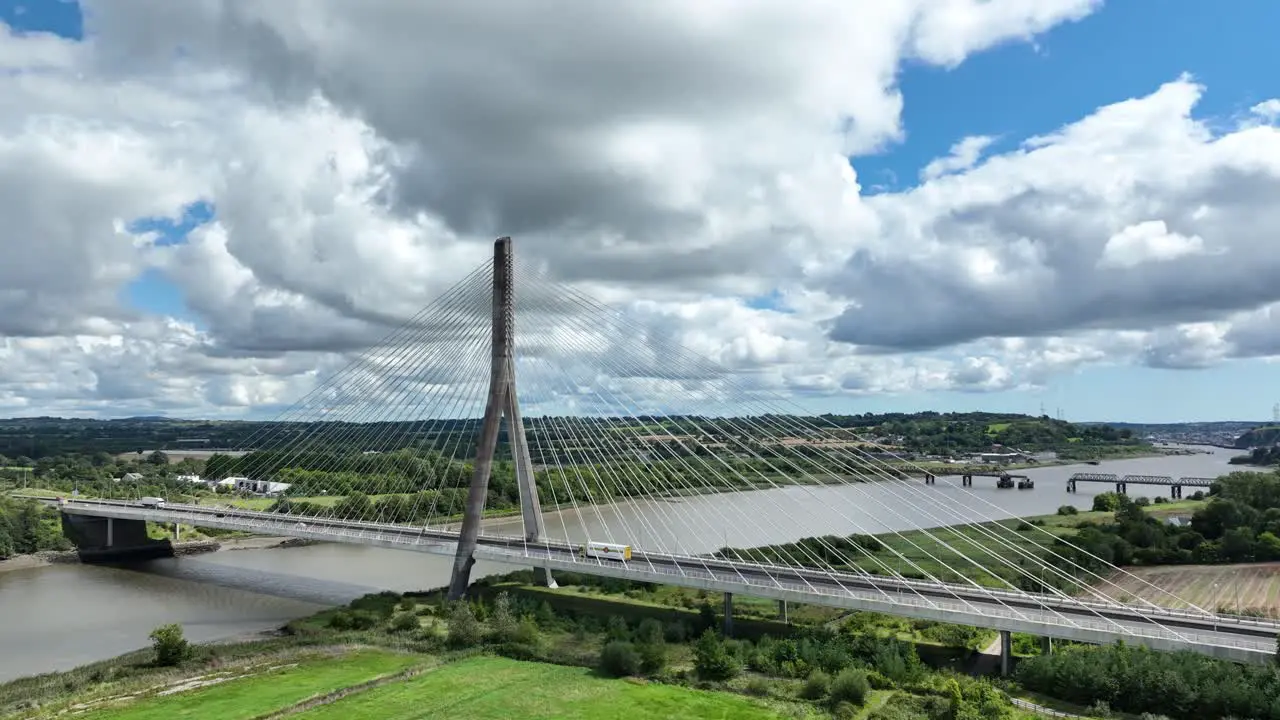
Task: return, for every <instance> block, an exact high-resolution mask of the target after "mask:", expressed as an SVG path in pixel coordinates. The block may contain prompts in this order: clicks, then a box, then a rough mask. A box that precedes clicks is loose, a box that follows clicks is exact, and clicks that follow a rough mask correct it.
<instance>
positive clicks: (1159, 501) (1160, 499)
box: [1156, 495, 1169, 505]
mask: <svg viewBox="0 0 1280 720" xmlns="http://www.w3.org/2000/svg"><path fill="white" fill-rule="evenodd" d="M1167 502H1169V498H1167V497H1165V496H1163V495H1160V496H1158V497H1156V504H1157V505H1163V504H1165V503H1167Z"/></svg>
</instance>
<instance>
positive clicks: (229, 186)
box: [0, 0, 1280, 415]
mask: <svg viewBox="0 0 1280 720" xmlns="http://www.w3.org/2000/svg"><path fill="white" fill-rule="evenodd" d="M83 4H84V8H85V14H86V23H85V27H86V34H87V37H88V40H87V41H86V42H83V43H76V42H71V41H67V40H63V39H60V38H56V37H52V36H49V35H43V34H16V33H13V32H12V31H10V30H9V29H8V28H7V27H4V26H3V25H0V213H2V216H3V217H4V218H5V219H6V222H5V223H4V225H3V226H0V253H3V257H4V258H5V262H3V263H0V342H3V345H2V346H0V348H2V349H0V357H2V358H3V364H0V412H2V413H5V414H26V413H31V412H44V411H57V412H62V413H73V412H83V413H97V412H102V413H112V414H120V413H128V412H134V411H144V410H148V409H149V410H150V411H156V412H167V413H172V414H188V415H222V414H232V415H234V414H237V413H242V412H246V411H248V410H249V409H261V408H271V407H276V406H278V405H279V404H281V403H284V402H286V401H288V400H290V399H293V398H297V397H301V396H302V395H304V394H305V393H306V392H307V391H308V390H310V389H311V388H312V387H314V385H315V382H316V378H317V377H322V376H324V375H326V374H327V373H329V372H332V371H334V370H336V369H337V368H340V367H343V366H344V364H345V363H346V362H347V361H349V360H350V359H351V358H352V357H354V356H355V355H357V354H359V353H360V352H362V351H364V350H366V349H368V348H370V346H371V345H372V344H374V343H375V342H376V341H377V339H378V338H379V337H382V336H383V335H384V334H385V333H386V332H388V330H389V329H390V328H393V327H395V326H397V325H398V324H399V323H401V322H403V321H404V320H405V319H406V318H409V317H411V316H412V315H413V314H414V312H415V311H416V310H417V309H418V308H420V307H421V306H422V305H424V304H425V303H427V302H428V301H429V300H430V299H431V298H433V297H435V296H437V295H438V294H439V293H441V292H443V291H444V290H445V289H446V288H448V287H450V285H451V284H452V283H453V282H454V281H456V280H457V279H458V278H459V277H461V276H462V275H463V274H465V273H466V272H468V271H470V270H471V269H472V268H474V267H475V266H476V265H477V264H479V263H482V262H484V261H485V259H486V258H488V257H489V255H490V253H491V245H490V242H491V240H492V238H493V237H494V236H497V235H514V236H516V238H517V242H518V257H519V261H520V263H521V267H523V268H530V271H529V272H530V276H529V277H528V278H525V279H527V280H529V282H530V283H532V284H530V286H529V287H530V288H533V287H536V282H543V281H547V282H550V281H565V282H569V283H572V284H573V285H574V286H575V287H577V288H580V289H581V290H582V291H583V292H586V293H589V294H590V295H592V296H595V297H598V298H600V299H602V300H604V301H607V302H608V303H609V304H610V305H612V306H615V307H620V308H624V309H626V310H627V311H629V312H630V313H632V315H633V316H634V317H635V318H637V322H639V323H641V324H643V325H644V329H643V331H641V330H636V329H635V328H634V327H631V326H628V327H631V329H630V330H628V331H625V332H624V331H622V329H620V328H614V329H613V330H611V331H610V332H604V331H603V330H602V328H603V327H604V326H603V325H602V322H603V321H602V320H601V317H602V316H598V315H596V314H593V312H594V311H592V312H588V311H586V310H584V309H583V307H582V306H581V303H574V302H570V301H569V300H566V299H564V298H561V299H559V300H557V301H554V302H553V301H552V300H549V299H548V298H547V297H546V296H535V295H533V294H531V295H530V296H528V297H526V298H525V300H524V301H523V302H524V303H525V304H524V306H523V307H522V309H521V313H523V314H522V315H521V317H522V318H523V319H522V320H521V322H522V323H524V324H523V325H521V326H520V327H522V328H523V329H524V331H525V332H526V334H525V335H524V336H522V337H523V338H524V339H523V340H522V342H523V345H522V349H523V351H524V353H525V356H526V362H528V363H529V364H528V370H527V372H528V373H529V374H530V377H531V378H532V380H531V383H530V392H532V393H534V394H537V395H539V396H540V397H541V400H539V401H538V406H539V407H542V408H545V409H548V411H554V409H555V408H556V407H569V406H572V407H579V408H583V407H598V406H599V403H600V397H599V396H597V395H596V393H598V392H604V391H606V390H608V391H612V392H615V393H617V394H618V396H621V395H623V394H626V395H627V396H628V397H632V398H634V400H635V402H637V403H642V404H645V403H655V402H656V403H659V404H661V403H674V402H675V400H676V399H677V398H678V397H684V396H686V395H687V396H688V397H690V398H702V399H704V400H707V401H708V402H710V401H714V400H715V399H716V398H724V397H728V396H730V395H732V394H733V392H740V391H742V390H743V389H744V388H745V389H748V390H749V389H758V390H767V391H770V392H779V393H784V394H792V395H796V394H811V395H813V394H816V395H846V396H857V395H860V394H872V393H884V392H929V391H933V390H948V389H963V390H971V391H996V390H1007V389H1013V388H1020V387H1028V386H1033V385H1036V384H1040V383H1043V382H1046V381H1047V380H1048V379H1049V378H1051V377H1052V376H1053V375H1054V374H1056V373H1059V372H1067V371H1070V370H1072V369H1074V368H1076V367H1079V366H1081V365H1084V364H1088V363H1093V362H1103V361H1117V360H1119V361H1133V362H1146V363H1148V364H1152V365H1161V366H1178V367H1194V366H1201V365H1204V364H1207V363H1212V362H1218V361H1220V360H1221V359H1222V358H1225V357H1230V356H1238V355H1250V356H1255V355H1266V354H1269V353H1272V352H1276V351H1277V348H1276V347H1275V343H1274V342H1273V341H1271V340H1270V339H1271V338H1274V336H1275V335H1274V332H1272V331H1271V330H1269V329H1268V328H1273V324H1272V323H1273V321H1272V320H1271V317H1272V316H1263V315H1259V314H1258V312H1260V311H1258V310H1257V308H1259V307H1261V306H1263V305H1265V304H1266V303H1270V302H1276V301H1280V297H1276V289H1275V286H1274V283H1273V282H1270V281H1269V278H1274V277H1275V273H1276V271H1277V270H1280V268H1278V267H1277V266H1276V263H1280V259H1277V257H1280V256H1276V255H1275V253H1269V254H1268V253H1265V252H1262V250H1264V249H1265V248H1266V247H1267V246H1266V245H1265V243H1266V242H1268V241H1269V238H1268V237H1267V236H1266V231H1265V228H1267V227H1274V226H1275V224H1276V223H1275V221H1276V220H1278V219H1280V218H1277V217H1276V216H1275V214H1276V212H1277V211H1276V210H1275V209H1274V207H1273V203H1272V202H1271V198H1273V197H1274V195H1275V192H1276V190H1277V189H1280V186H1278V184H1277V178H1280V171H1278V168H1280V152H1277V147H1280V141H1278V140H1277V132H1280V131H1277V130H1276V129H1275V128H1274V127H1272V126H1271V125H1269V124H1267V123H1266V122H1262V123H1259V122H1258V120H1257V118H1262V119H1264V120H1266V119H1268V118H1270V119H1271V120H1274V114H1273V113H1272V110H1274V108H1273V107H1272V106H1271V105H1268V104H1267V103H1262V104H1260V105H1258V106H1257V107H1256V108H1254V109H1253V111H1252V116H1253V118H1255V119H1254V120H1252V121H1251V122H1249V123H1244V124H1242V125H1241V126H1240V127H1239V128H1237V129H1235V130H1233V131H1230V132H1226V133H1215V132H1214V131H1212V130H1210V126H1209V124H1206V123H1204V122H1201V121H1200V120H1198V119H1196V118H1194V117H1193V116H1192V110H1193V108H1194V107H1195V104H1196V102H1197V100H1198V99H1199V96H1200V94H1201V92H1202V91H1203V88H1201V87H1200V86H1198V85H1197V84H1196V83H1195V82H1194V81H1192V80H1191V79H1189V78H1180V79H1177V80H1175V81H1173V82H1170V83H1168V84H1167V85H1165V86H1163V87H1161V88H1159V89H1158V90H1156V91H1155V92H1154V93H1152V94H1151V95H1148V96H1146V97H1140V98H1134V99H1132V100H1128V101H1124V102H1120V103H1116V104H1113V105H1110V106H1107V107H1103V108H1100V109H1098V110H1097V111H1096V112H1094V113H1091V114H1088V115H1087V116H1086V117H1083V118H1082V119H1080V120H1078V121H1076V122H1073V123H1071V124H1069V125H1067V126H1064V127H1063V128H1061V129H1059V130H1058V131H1056V132H1054V133H1051V134H1048V135H1045V136H1043V137H1038V138H1031V139H1029V140H1027V141H1025V142H1024V143H1023V144H1022V145H1021V146H1019V147H1017V148H1016V149H1014V150H1012V151H1009V152H1005V153H1002V154H997V155H990V154H989V151H990V150H991V144H992V138H991V137H989V136H973V137H967V138H958V139H957V140H956V143H955V145H954V147H953V148H952V150H951V152H950V154H949V155H948V156H947V157H945V158H939V159H938V160H936V161H934V162H933V163H930V164H929V165H928V166H927V167H926V168H924V169H923V170H922V171H921V178H922V183H921V185H920V186H919V187H917V188H914V189H912V190H909V191H906V192H903V193H891V194H881V195H877V196H874V197H866V196H864V195H863V194H862V187H861V184H860V181H859V178H858V173H857V170H856V168H857V166H858V157H859V156H860V155H862V154H864V153H869V152H874V151H880V150H883V149H885V148H887V147H891V146H892V145H893V144H894V143H897V142H900V141H902V140H903V138H904V137H905V133H904V128H903V127H902V126H901V111H902V107H903V103H904V102H910V99H909V98H904V97H903V96H902V95H901V93H900V92H899V90H898V88H897V87H896V85H895V81H896V77H897V74H898V72H899V70H900V67H901V65H902V63H903V62H905V61H914V62H923V63H930V64H935V65H940V66H953V65H956V64H958V63H961V62H963V61H964V60H965V58H967V57H968V56H970V55H972V54H973V53H977V52H981V51H983V50H985V49H987V48H990V47H992V46H995V45H998V44H1000V43H1003V42H1008V41H1028V40H1031V39H1033V38H1034V37H1035V36H1036V35H1037V34H1038V33H1041V32H1043V31H1045V30H1048V29H1050V28H1052V27H1054V26H1055V25H1058V24H1061V23H1064V22H1072V21H1076V20H1080V19H1082V18H1084V17H1085V16H1086V15H1088V14H1089V13H1091V12H1092V11H1093V10H1095V9H1096V8H1097V7H1099V6H1100V2H1099V0H1044V1H1043V2H1037V3H1027V2H1022V1H1021V0H989V1H980V0H945V1H943V2H938V1H936V0H934V1H930V2H926V1H925V0H911V1H908V2H896V3H884V4H882V6H875V7H873V6H872V5H868V4H865V3H844V2H836V1H835V0H830V1H827V0H823V1H822V2H817V3H808V4H804V5H803V6H783V5H779V4H777V3H774V2H765V1H764V0H749V1H747V2H743V1H741V0H710V1H709V2H699V3H687V2H675V0H661V1H659V2H639V1H636V2H622V3H611V4H609V6H608V7H607V8H606V7H603V6H602V7H600V8H596V7H594V6H583V5H582V4H581V3H565V2H561V1H560V0H556V1H554V2H550V3H541V4H539V5H538V6H537V7H536V8H534V7H532V6H531V7H528V8H524V9H521V8H519V7H512V6H511V5H510V4H509V3H497V2H494V1H493V0H481V1H478V2H470V3H461V4H459V3H416V4H414V3H408V4H406V3H403V2H396V1H393V0H370V1H369V2H364V3H359V4H352V3H348V2H343V1H342V0H278V1H277V2H270V3H263V2H251V1H249V0H190V1H189V2H182V3H174V2H168V1H166V0H88V1H86V2H84V3H83ZM1272 102H1274V101H1272ZM849 156H853V158H854V159H853V161H852V164H851V163H850V161H849V159H848V158H849ZM196 202H203V203H207V204H208V205H209V206H211V207H212V208H213V209H214V217H213V219H212V220H211V221H210V222H208V223H206V224H203V225H201V226H200V227H198V228H196V229H195V230H194V231H192V232H191V233H190V235H189V236H188V237H186V238H184V239H181V240H180V241H177V242H171V241H167V240H166V241H164V242H161V241H160V238H159V237H158V236H157V235H156V233H154V232H143V231H139V230H137V227H136V225H135V224H134V223H135V222H136V221H137V220H139V219H143V218H155V217H168V218H177V217H180V216H181V215H182V214H183V212H184V208H187V207H190V206H191V204H192V203H196ZM144 272H151V273H155V274H156V275H157V276H159V277H162V278H165V279H167V280H168V281H169V282H171V283H173V284H174V285H175V286H176V287H177V288H178V290H179V291H180V293H181V295H182V299H183V301H184V303H185V306H186V308H187V309H188V310H189V311H190V313H189V314H190V316H191V317H190V318H188V319H181V320H179V319H173V318H165V317H157V316H155V315H152V314H148V313H143V312H140V311H139V310H138V309H136V308H134V307H132V306H130V305H129V304H128V303H126V302H123V301H122V299H121V298H122V296H123V294H124V293H125V291H126V289H127V288H128V287H129V285H130V283H132V282H133V281H134V280H136V279H137V278H138V277H139V276H140V275H141V274H142V273H144ZM535 276H536V278H541V279H538V280H536V281H535ZM761 297H767V298H771V301H770V302H769V303H764V304H761V303H760V302H757V301H748V300H746V298H757V299H758V298H761ZM484 302H485V299H484V298H479V299H477V300H476V304H475V308H474V310H475V314H476V317H477V323H479V324H480V325H483V322H484V321H485V320H484V317H483V315H484V312H485V306H484ZM553 321H554V322H553ZM1204 328H1212V332H1210V331H1208V330H1205V329H1204ZM431 330H432V332H436V336H435V337H436V338H437V344H443V343H444V341H442V340H440V339H439V338H441V337H444V336H445V335H447V333H446V331H445V329H437V328H434V327H433V328H431ZM424 332H426V329H424ZM1268 333H1271V334H1268ZM450 337H452V336H450ZM676 346H681V347H688V348H691V349H692V350H693V351H694V352H696V353H697V354H698V355H701V356H705V357H707V358H709V359H711V360H712V361H714V363H716V364H717V366H718V369H716V370H714V371H711V370H709V369H708V366H707V365H705V364H704V365H701V366H700V365H698V364H697V363H692V362H690V363H686V364H683V365H682V364H681V363H679V362H675V361H673V360H672V355H671V349H672V348H673V347H676ZM624 348H625V349H626V352H627V353H630V354H623V353H621V349H624ZM928 349H945V350H944V351H942V352H935V353H927V354H916V355H893V354H889V353H888V352H886V351H899V350H928ZM384 350H385V348H384V349H382V350H378V351H377V352H383V351H384ZM570 350H573V351H581V353H585V355H586V356H587V357H596V358H605V359H608V358H613V359H614V360H613V361H612V362H613V364H614V365H615V366H614V367H610V368H601V367H599V366H600V365H601V364H603V363H604V361H603V360H601V362H600V363H595V365H596V367H595V370H596V371H597V372H596V376H591V377H589V375H590V373H589V372H588V371H589V370H591V368H588V367H585V365H582V364H581V363H580V365H582V366H581V367H579V366H573V365H571V364H566V363H567V361H565V360H564V359H565V358H569V357H571V355H572V353H570V352H569V351H570ZM593 353H594V355H593ZM578 357H581V354H579V355H578ZM552 358H559V360H557V361H556V362H552V361H551V359H552ZM622 359H626V360H627V362H622ZM461 367H462V366H461V365H457V364H454V365H452V366H448V367H443V368H437V369H436V370H435V371H432V372H427V371H425V370H423V369H422V368H416V369H406V368H403V367H398V368H395V369H393V371H392V372H390V373H388V375H387V378H388V382H402V383H403V386H404V387H406V388H410V389H411V390H412V391H415V392H423V393H425V392H427V389H428V388H433V387H441V386H444V385H458V384H459V383H460V382H461V379H460V376H459V371H460V369H461ZM565 368H570V369H572V370H573V373H572V374H573V377H572V378H570V377H566V374H567V373H565V372H561V371H560V370H562V369H565ZM720 368H722V369H720ZM699 383H701V385H699ZM352 387H356V386H352ZM359 387H365V386H359ZM557 388H558V389H557ZM386 390H387V385H386V384H384V385H382V386H379V388H378V389H377V392H378V393H384V394H382V395H378V396H379V397H381V398H383V399H384V400H385V399H386V397H385V392H386ZM353 392H362V391H360V390H356V391H353ZM371 392H372V391H371ZM531 402H532V400H531ZM556 403H561V405H559V406H557V405H556Z"/></svg>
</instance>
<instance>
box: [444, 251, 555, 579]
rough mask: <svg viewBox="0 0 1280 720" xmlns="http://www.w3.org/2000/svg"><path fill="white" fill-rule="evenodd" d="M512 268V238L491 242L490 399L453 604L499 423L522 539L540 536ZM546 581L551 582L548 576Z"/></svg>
mask: <svg viewBox="0 0 1280 720" xmlns="http://www.w3.org/2000/svg"><path fill="white" fill-rule="evenodd" d="M512 269H513V268H512V256H511V238H509V237H501V238H498V240H497V241H496V242H494V244H493V330H492V335H491V338H492V339H491V343H492V348H493V350H492V353H491V355H490V360H489V398H488V401H487V402H486V404H485V409H484V422H483V424H482V425H481V428H480V441H479V443H477V446H476V461H475V472H474V473H473V474H472V476H471V487H470V490H469V491H468V493H467V506H466V510H465V513H464V515H463V516H462V530H461V531H460V533H459V535H458V553H457V555H456V556H455V557H454V560H453V578H452V580H451V581H450V583H449V598H450V599H452V600H457V599H459V598H461V597H462V596H463V595H464V594H466V592H467V587H468V586H469V585H470V584H471V568H472V566H473V565H475V562H476V561H475V550H476V540H477V539H478V537H479V535H480V521H481V519H482V515H483V513H484V501H485V498H486V496H487V495H488V493H489V477H490V475H491V474H492V472H493V455H494V452H495V451H496V450H497V447H498V433H499V430H500V429H501V426H502V420H503V419H505V420H506V421H507V422H506V426H507V442H508V443H509V445H510V447H511V456H512V459H513V461H514V465H515V471H516V484H517V485H519V488H520V513H521V516H522V518H523V519H524V531H525V540H526V541H528V542H537V541H538V540H539V539H540V538H541V537H542V533H543V524H542V508H541V507H540V505H539V503H538V485H537V483H536V482H535V478H534V475H533V460H532V459H531V458H530V457H529V441H528V438H527V437H526V436H525V432H524V421H523V419H522V418H521V416H520V401H519V398H518V397H517V393H516V367H515V355H514V352H513V344H514V339H515V338H514V335H515V304H514V296H513V293H512V290H513V288H512ZM545 579H546V582H547V583H548V584H551V575H550V573H549V572H548V573H547V574H546V576H545Z"/></svg>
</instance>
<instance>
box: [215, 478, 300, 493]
mask: <svg viewBox="0 0 1280 720" xmlns="http://www.w3.org/2000/svg"><path fill="white" fill-rule="evenodd" d="M228 479H234V480H235V489H236V492H247V493H254V494H256V495H279V494H280V493H282V492H284V491H285V490H288V489H289V488H290V485H289V483H282V482H272V481H271V480H250V479H249V478H243V477H241V478H228Z"/></svg>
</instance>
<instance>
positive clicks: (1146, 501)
mask: <svg viewBox="0 0 1280 720" xmlns="http://www.w3.org/2000/svg"><path fill="white" fill-rule="evenodd" d="M1133 504H1134V505H1137V506H1138V507H1147V506H1148V505H1150V504H1151V498H1149V497H1136V498H1134V499H1133Z"/></svg>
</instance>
